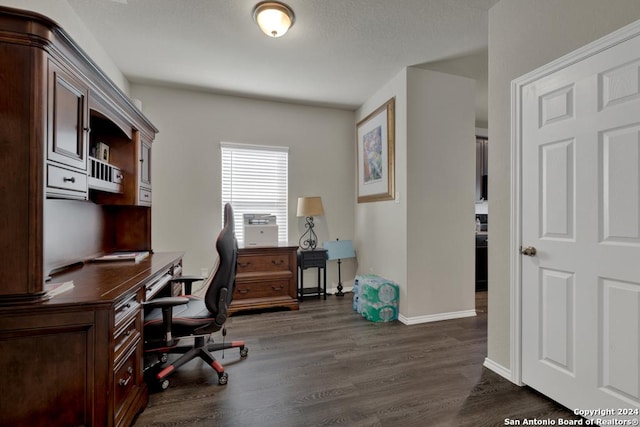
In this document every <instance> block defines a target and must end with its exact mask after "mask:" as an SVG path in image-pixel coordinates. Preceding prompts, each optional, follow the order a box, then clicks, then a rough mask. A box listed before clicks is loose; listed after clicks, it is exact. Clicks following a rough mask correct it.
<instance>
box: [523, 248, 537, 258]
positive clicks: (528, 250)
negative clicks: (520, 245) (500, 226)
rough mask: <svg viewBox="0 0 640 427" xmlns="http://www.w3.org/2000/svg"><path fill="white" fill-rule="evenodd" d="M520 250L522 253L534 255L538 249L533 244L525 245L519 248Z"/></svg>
mask: <svg viewBox="0 0 640 427" xmlns="http://www.w3.org/2000/svg"><path fill="white" fill-rule="evenodd" d="M520 252H522V255H526V256H536V252H538V251H537V250H536V248H534V247H533V246H527V247H526V248H524V249H521V250H520Z"/></svg>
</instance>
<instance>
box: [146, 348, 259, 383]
mask: <svg viewBox="0 0 640 427" xmlns="http://www.w3.org/2000/svg"><path fill="white" fill-rule="evenodd" d="M230 348H238V349H240V357H242V358H245V357H247V355H248V354H249V349H248V348H247V347H246V346H245V343H244V341H231V342H225V343H221V344H219V343H214V342H211V343H208V344H205V342H204V337H196V338H195V343H194V345H192V346H182V347H181V346H177V345H173V346H164V347H158V348H153V349H148V350H146V353H147V356H150V355H156V356H157V359H156V361H154V362H151V363H146V362H145V368H144V372H145V378H146V380H147V383H148V384H149V385H150V386H151V387H153V388H156V389H159V390H166V389H167V388H168V387H169V379H168V377H169V376H170V375H171V374H173V373H174V372H175V371H176V369H178V368H180V367H181V366H182V365H184V364H185V363H187V362H190V361H191V360H193V359H196V358H199V359H201V360H203V361H204V362H205V363H207V364H208V365H209V366H211V367H212V368H213V370H214V371H216V373H217V374H218V384H220V385H225V384H227V382H228V381H229V375H228V374H227V373H226V372H225V371H224V366H222V364H221V363H220V362H218V361H217V360H216V358H215V357H214V356H213V354H211V353H212V352H214V351H219V350H226V349H230ZM168 353H177V354H182V356H180V357H179V358H177V359H176V360H174V361H173V362H171V364H169V365H167V366H164V367H162V365H163V364H164V363H166V362H167V361H168V356H167V354H168Z"/></svg>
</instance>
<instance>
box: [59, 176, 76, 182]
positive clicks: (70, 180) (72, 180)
mask: <svg viewBox="0 0 640 427" xmlns="http://www.w3.org/2000/svg"><path fill="white" fill-rule="evenodd" d="M62 182H76V178H75V177H73V176H72V177H71V178H67V177H66V176H65V177H62Z"/></svg>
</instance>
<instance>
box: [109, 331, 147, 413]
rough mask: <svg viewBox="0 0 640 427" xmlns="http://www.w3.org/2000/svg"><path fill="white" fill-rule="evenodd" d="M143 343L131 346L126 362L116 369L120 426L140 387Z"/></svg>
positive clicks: (115, 384)
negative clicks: (132, 397)
mask: <svg viewBox="0 0 640 427" xmlns="http://www.w3.org/2000/svg"><path fill="white" fill-rule="evenodd" d="M141 346H142V343H141V342H140V341H138V342H137V343H136V344H135V345H133V346H131V348H130V351H129V352H128V353H127V354H126V357H125V359H124V361H123V362H122V363H121V364H120V365H118V366H117V367H116V369H115V370H114V373H113V396H114V413H115V421H116V422H115V423H114V424H115V425H118V424H119V422H120V421H121V419H122V417H123V416H124V415H125V414H126V410H127V408H128V406H129V405H130V402H129V401H128V400H129V398H130V397H131V396H133V394H132V393H133V392H134V390H135V389H137V388H138V387H139V386H140V378H142V376H141V372H140V366H141V363H140V360H141V357H142V350H141Z"/></svg>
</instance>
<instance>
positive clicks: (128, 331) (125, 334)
mask: <svg viewBox="0 0 640 427" xmlns="http://www.w3.org/2000/svg"><path fill="white" fill-rule="evenodd" d="M129 335H131V329H129V330H127V332H125V333H124V336H125V337H128V336H129Z"/></svg>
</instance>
